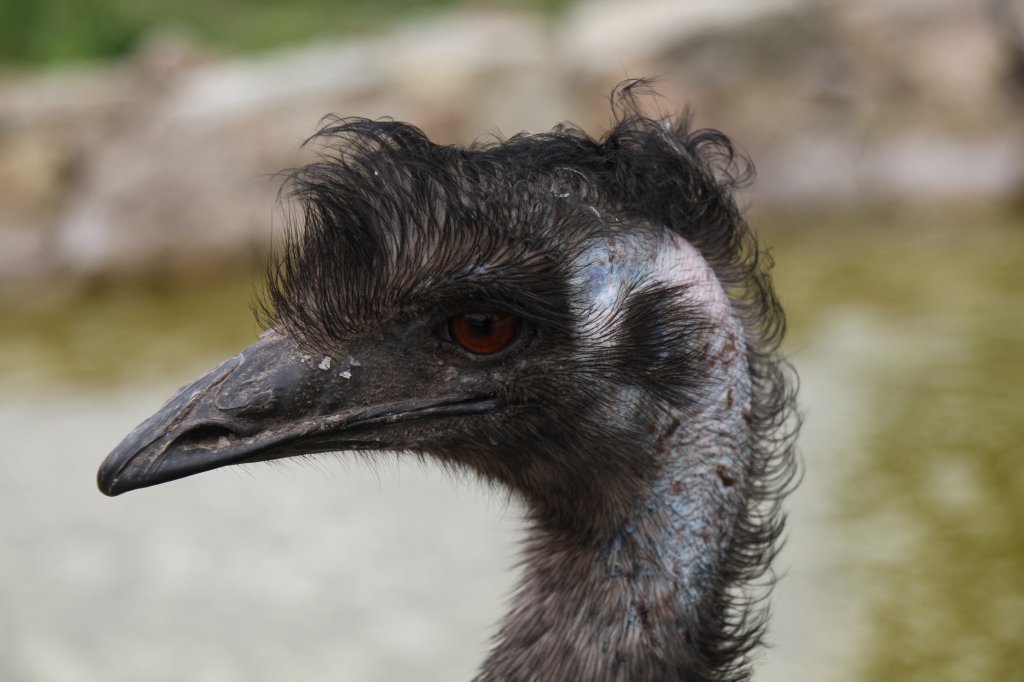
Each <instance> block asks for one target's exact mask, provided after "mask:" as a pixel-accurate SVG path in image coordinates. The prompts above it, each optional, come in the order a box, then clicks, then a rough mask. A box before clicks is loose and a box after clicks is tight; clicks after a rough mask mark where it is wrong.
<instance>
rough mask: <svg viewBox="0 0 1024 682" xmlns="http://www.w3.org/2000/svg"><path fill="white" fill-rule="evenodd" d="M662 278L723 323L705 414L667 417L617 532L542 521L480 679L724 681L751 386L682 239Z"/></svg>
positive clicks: (728, 321)
mask: <svg viewBox="0 0 1024 682" xmlns="http://www.w3.org/2000/svg"><path fill="white" fill-rule="evenodd" d="M679 242H680V243H677V244H676V245H675V247H676V248H675V249H672V250H670V251H669V252H668V255H667V256H666V257H665V258H664V259H659V262H658V264H657V265H656V267H655V269H654V272H653V273H652V274H653V275H654V277H655V278H657V279H660V280H662V281H667V282H668V283H684V284H688V285H689V288H688V293H687V296H688V297H691V296H692V297H695V299H696V300H698V301H699V302H700V303H702V304H703V305H704V309H705V310H706V311H707V312H708V315H709V319H710V320H711V322H712V326H711V329H710V330H709V331H708V332H707V335H706V338H705V343H704V349H705V351H704V362H705V371H706V382H705V384H704V386H705V388H704V391H703V394H702V396H701V398H700V400H698V401H697V404H696V406H690V407H688V408H686V409H683V408H672V407H671V406H669V407H668V409H667V410H666V411H665V418H664V419H663V420H661V421H660V422H659V428H658V429H657V430H656V432H655V433H654V434H653V436H652V438H651V440H650V441H649V442H648V443H646V447H647V448H649V450H650V451H651V452H652V454H653V455H654V458H655V460H656V462H657V466H656V469H655V473H654V474H653V475H652V477H651V479H650V480H649V481H648V482H647V486H646V493H645V494H644V495H642V496H640V497H639V498H638V499H637V500H636V503H635V504H634V505H633V508H632V510H631V511H630V512H629V513H627V514H626V515H625V516H624V517H623V518H622V519H621V523H619V524H617V526H616V528H615V529H614V531H613V532H611V533H610V534H608V535H607V536H605V537H601V538H599V539H598V540H596V541H594V540H593V539H583V538H574V537H571V536H567V535H566V532H565V531H564V530H555V529H551V528H546V527H545V526H544V525H543V523H541V524H539V525H538V526H537V527H536V528H535V529H534V530H533V534H532V536H531V537H530V538H529V540H528V542H527V545H526V551H525V557H524V574H523V578H522V582H521V585H520V588H519V590H518V592H517V593H516V595H515V598H514V601H513V606H512V609H511V612H510V613H509V614H508V616H507V617H506V620H505V622H504V624H503V626H502V629H501V632H500V634H499V640H498V645H497V646H496V648H495V649H494V651H493V653H492V655H491V657H490V658H489V659H488V661H487V663H486V664H485V666H484V670H483V672H482V673H481V676H480V678H479V679H480V680H549V679H573V680H623V681H625V680H630V681H636V680H667V679H682V680H717V679H722V677H721V676H720V675H718V674H716V671H717V670H718V668H719V667H720V666H721V660H720V647H721V642H720V641H716V640H715V636H716V635H718V634H720V633H722V631H723V627H722V625H723V619H724V618H725V616H726V614H724V613H722V612H721V611H722V609H721V605H722V603H723V595H724V594H725V591H726V589H727V588H728V586H729V580H730V573H729V571H728V570H727V568H726V564H727V558H728V553H729V551H730V549H731V540H732V538H733V535H734V530H735V527H736V524H737V521H738V519H739V518H740V516H741V515H742V514H743V513H744V511H745V509H746V501H747V497H748V489H749V481H748V480H747V479H748V476H747V471H748V466H747V459H748V454H749V451H750V436H749V431H748V429H747V427H746V417H747V415H748V414H749V409H750V395H751V388H750V377H749V374H748V370H747V362H746V349H745V345H744V341H743V331H742V326H741V324H740V323H739V321H738V319H737V318H736V316H735V314H734V312H733V310H732V307H731V305H730V304H729V301H728V298H727V297H726V295H725V293H724V291H722V289H721V286H720V285H719V284H718V281H717V279H715V278H714V276H713V273H712V272H711V270H710V268H708V266H707V265H706V263H705V262H704V260H703V259H702V258H701V257H700V255H699V254H698V253H697V252H696V250H694V249H693V248H692V247H690V246H689V245H688V244H685V242H682V241H681V240H679Z"/></svg>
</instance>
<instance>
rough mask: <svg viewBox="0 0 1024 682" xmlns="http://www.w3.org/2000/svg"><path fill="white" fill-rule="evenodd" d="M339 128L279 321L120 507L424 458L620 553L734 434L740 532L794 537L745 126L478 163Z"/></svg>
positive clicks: (353, 123)
mask: <svg viewBox="0 0 1024 682" xmlns="http://www.w3.org/2000/svg"><path fill="white" fill-rule="evenodd" d="M317 139H318V140H319V141H320V142H323V143H324V147H325V153H324V155H323V157H322V159H321V160H320V161H319V162H317V163H314V164H313V165H310V166H308V167H305V168H303V169H301V170H299V171H297V172H295V173H294V174H293V175H292V177H291V179H290V182H289V185H288V187H289V194H290V197H291V199H292V200H293V201H294V204H293V205H294V206H297V207H298V208H297V215H298V216H299V217H300V220H299V221H298V222H299V223H300V226H299V229H295V230H293V231H292V232H291V233H290V236H289V238H288V241H287V244H286V246H285V248H284V250H283V252H282V253H281V255H280V257H279V259H278V260H277V261H276V264H275V267H274V268H273V271H272V273H271V278H270V284H271V286H270V291H271V293H270V302H271V306H269V307H270V309H271V310H272V312H271V317H270V319H269V327H268V329H267V331H266V332H265V333H264V334H263V336H262V338H261V339H260V340H259V341H258V342H257V343H255V344H254V345H252V346H251V347H249V348H248V349H246V350H245V351H243V352H242V353H240V354H239V355H237V356H235V357H233V358H231V359H229V360H227V361H226V362H224V363H223V364H222V365H220V366H219V367H217V368H215V369H214V370H212V371H211V372H210V373H208V374H207V375H205V376H204V377H202V378H200V379H199V380H198V381H196V382H195V383H193V384H191V385H189V386H186V387H184V388H182V389H181V390H180V391H179V392H178V393H177V394H176V395H175V396H174V397H173V398H172V399H171V400H170V401H169V402H168V403H167V404H166V405H165V406H164V407H163V408H161V410H160V411H159V412H158V413H156V414H155V415H154V416H153V417H151V418H150V419H149V420H147V421H146V422H144V423H143V424H142V425H140V426H139V427H138V428H137V429H136V430H135V431H134V432H133V433H132V434H131V435H129V436H128V437H127V438H126V439H125V440H124V442H122V443H121V444H120V445H119V446H118V448H117V449H116V450H114V452H113V453H111V455H110V456H109V457H108V458H107V460H106V461H105V462H104V464H103V466H102V468H101V470H100V473H99V485H100V488H101V490H102V491H103V492H105V493H107V494H108V495H117V494H120V493H123V492H126V491H129V490H132V489H135V488H140V487H144V486H149V485H154V484H157V483H163V482H166V481H170V480H173V479H177V478H181V477H184V476H189V475H192V474H195V473H199V472H202V471H207V470H210V469H215V468H218V467H222V466H225V465H229V464H239V463H246V462H256V461H262V460H270V459H278V458H284V457H292V456H296V455H309V454H313V453H320V452H329V451H350V450H371V451H396V450H397V451H409V452H413V453H419V454H421V455H430V456H431V457H433V458H436V459H437V460H440V461H441V462H443V463H444V464H445V465H448V466H451V467H459V468H467V469H470V470H472V471H475V472H477V473H479V474H480V475H481V476H482V477H484V478H486V479H488V480H490V481H494V482H499V483H502V484H504V485H505V486H507V487H508V488H510V489H511V490H513V491H515V492H516V493H518V494H519V495H521V496H522V497H523V498H524V499H525V500H526V501H527V506H528V508H529V509H530V510H531V513H532V514H533V515H534V518H535V519H536V520H537V521H538V522H539V523H540V524H541V525H544V526H546V527H548V528H552V529H563V530H566V531H570V532H572V533H574V534H575V535H576V536H577V537H584V538H601V537H608V536H609V535H610V534H611V533H613V532H614V531H615V530H616V529H618V528H620V527H621V526H622V524H623V523H624V519H626V518H627V517H628V516H629V515H630V514H631V513H633V512H634V511H635V510H636V509H637V508H638V506H639V505H642V504H643V503H644V501H645V500H648V499H649V498H650V497H651V496H652V495H653V494H656V493H657V492H658V491H657V490H656V488H657V486H658V485H660V484H659V483H658V482H659V481H664V480H666V475H668V476H669V478H673V477H674V485H676V486H678V485H680V483H679V477H678V476H676V473H678V472H675V471H672V472H669V473H668V474H666V468H667V467H669V468H670V467H671V466H677V467H678V466H679V465H678V464H675V465H670V464H669V463H668V462H667V460H666V457H667V455H666V454H665V451H666V450H667V449H670V446H671V447H675V446H677V445H678V444H679V443H684V444H685V443H698V444H699V443H700V442H701V441H702V439H704V440H707V438H708V434H709V433H711V434H712V435H715V434H714V433H713V432H718V435H721V432H727V433H726V436H727V437H728V439H729V442H730V443H731V445H732V446H731V447H729V448H727V449H728V450H729V452H727V453H718V454H715V456H714V457H709V458H708V459H707V461H705V462H696V463H693V465H694V466H695V467H696V468H698V469H701V471H704V470H705V469H707V468H708V467H710V470H713V471H716V472H717V476H718V479H717V480H718V482H717V483H716V486H718V485H720V484H721V485H720V487H721V488H722V490H721V491H719V490H718V488H715V490H716V491H717V492H714V495H716V496H718V497H716V499H718V498H722V499H725V500H726V501H727V504H725V508H726V509H727V512H728V513H725V514H723V515H722V519H723V520H722V521H721V525H722V530H721V532H722V533H723V540H722V542H723V543H724V544H728V543H726V539H727V538H726V537H725V536H728V538H732V537H734V536H735V534H736V533H740V532H745V531H749V532H748V537H747V538H746V539H747V540H749V541H750V542H753V543H754V544H755V545H757V543H760V545H757V546H756V547H755V551H753V552H752V554H757V553H758V551H759V550H763V549H766V548H768V547H769V546H770V545H771V539H772V538H773V537H774V534H775V532H776V531H777V524H776V523H775V522H774V521H771V518H772V517H771V516H770V515H762V516H758V518H760V519H762V520H765V519H767V520H769V521H771V522H768V521H766V522H764V523H753V522H752V523H749V524H747V525H748V526H749V527H744V521H743V519H744V518H746V517H747V516H749V514H748V511H749V510H750V509H753V508H754V507H755V506H756V505H757V504H759V503H760V502H761V501H763V500H764V499H765V498H766V497H767V496H768V495H767V493H766V492H765V491H766V490H768V489H769V487H768V486H766V485H765V484H764V481H763V479H764V477H765V476H768V475H770V474H771V472H772V471H773V467H775V468H779V465H778V463H777V462H776V461H775V460H774V459H773V458H774V457H775V456H776V455H777V454H778V453H779V452H780V449H779V448H778V447H774V446H775V445H777V444H778V443H777V442H776V441H774V440H772V438H771V435H772V434H773V433H774V432H775V430H776V429H777V427H778V425H779V420H780V418H781V417H783V416H784V412H785V410H786V409H787V408H788V406H789V395H788V391H787V390H786V385H785V382H784V381H783V380H782V379H781V375H780V374H779V372H778V366H777V364H776V363H775V361H774V355H773V353H774V351H775V346H776V343H777V341H778V337H779V334H780V333H781V328H780V325H779V324H778V323H779V322H780V321H781V317H780V314H779V311H778V308H777V304H776V301H775V298H774V296H773V295H772V290H771V286H770V283H769V281H768V279H767V275H766V274H765V273H764V268H763V266H762V264H761V263H759V262H758V249H757V246H756V243H755V241H754V238H753V236H752V234H751V233H750V231H749V230H748V228H747V227H746V225H745V223H744V222H743V220H742V219H741V218H740V216H739V214H738V212H737V209H736V206H735V204H734V202H733V200H732V198H731V196H730V190H731V183H732V182H733V180H734V178H735V177H736V175H737V167H738V166H737V162H736V157H735V156H734V154H733V150H732V148H731V146H730V145H729V143H728V141H727V140H726V138H725V137H724V136H723V135H721V134H720V133H717V132H714V131H697V132H694V133H691V132H689V131H687V130H686V128H685V125H684V124H680V125H678V126H675V127H673V126H672V125H669V124H668V123H666V122H665V121H659V120H652V119H648V118H645V117H643V116H640V115H639V114H636V113H635V112H627V113H626V114H625V115H623V116H622V117H620V120H619V122H618V123H617V124H616V126H615V127H614V128H613V130H612V131H611V132H609V133H608V134H607V135H606V136H605V137H604V138H603V139H600V140H596V139H593V138H591V137H588V136H587V135H585V134H583V133H582V132H580V131H579V130H576V129H574V128H570V127H565V126H563V127H559V128H556V129H555V130H554V131H552V132H550V133H546V134H535V135H527V134H524V135H519V136H515V137H513V138H510V139H508V140H506V141H503V142H496V143H491V144H480V145H476V146H473V147H470V148H459V147H455V146H438V145H435V144H432V143H431V142H430V141H428V140H427V138H426V137H425V136H424V135H423V134H422V133H421V132H420V131H419V130H417V129H415V128H413V127H411V126H409V125H406V124H403V123H396V122H372V121H367V120H340V121H334V122H333V123H332V124H331V125H329V126H328V127H326V128H325V129H324V130H322V131H321V133H320V134H319V136H318V138H317ZM739 170H740V171H742V170H743V167H742V166H740V167H739ZM739 174H740V175H741V174H742V172H740V173H739ZM716 442H717V441H716ZM782 468H785V467H782ZM684 473H685V472H684ZM702 475H703V474H702ZM723 482H724V483H723ZM683 485H688V480H687V479H686V478H685V476H684V478H683ZM694 485H695V486H697V487H699V486H703V485H704V483H699V484H698V483H695V484H694ZM723 491H724V492H723ZM709 494H711V493H709ZM737 528H739V530H737Z"/></svg>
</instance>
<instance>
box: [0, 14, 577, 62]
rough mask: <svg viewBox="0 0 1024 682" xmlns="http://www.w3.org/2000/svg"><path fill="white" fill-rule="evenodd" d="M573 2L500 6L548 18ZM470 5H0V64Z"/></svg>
mask: <svg viewBox="0 0 1024 682" xmlns="http://www.w3.org/2000/svg"><path fill="white" fill-rule="evenodd" d="M571 2H572V0H528V1H527V2H521V3H514V2H512V1H511V0H498V1H492V2H488V3H485V5H486V6H491V7H495V6H496V7H510V8H512V7H516V8H524V9H529V10H533V11H537V12H540V13H543V14H546V15H549V16H550V15H554V14H557V13H558V12H560V11H562V10H563V9H564V8H565V7H566V6H568V5H569V4H570V3H571ZM470 4H480V3H470V2H469V1H468V0H382V1H380V2H369V1H365V0H364V1H359V0H299V1H289V0H150V1H148V2H139V1H138V0H0V63H7V64H13V65H30V64H31V65H38V64H59V63H66V62H72V61H79V60H98V59H112V58H116V57H121V56H123V55H126V54H130V53H131V52H133V51H134V50H136V49H137V48H138V47H139V45H140V44H142V43H143V42H144V41H145V39H146V36H147V35H150V34H152V33H153V32H155V31H159V30H161V29H174V30H178V31H183V32H185V33H186V34H187V35H190V36H192V37H194V38H195V39H196V40H197V41H199V42H200V43H201V44H203V45H206V46H209V47H212V48H214V49H215V50H218V51H222V52H226V53H240V52H252V51H259V50H265V49H268V48H273V47H278V46H282V45H287V44H291V43H298V42H303V41H308V40H311V39H317V38H327V37H334V36H344V35H352V34H358V33H362V32H366V31H373V30H377V29H380V28H383V27H385V26H387V25H388V24H391V23H393V22H396V21H400V20H412V19H414V18H416V17H422V16H429V15H431V14H436V13H438V12H442V11H444V10H449V9H452V8H455V7H460V6H468V5H470Z"/></svg>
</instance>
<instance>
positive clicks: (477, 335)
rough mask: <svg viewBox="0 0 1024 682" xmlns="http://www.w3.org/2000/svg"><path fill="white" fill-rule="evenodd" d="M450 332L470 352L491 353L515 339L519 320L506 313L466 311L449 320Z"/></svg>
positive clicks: (454, 339)
mask: <svg viewBox="0 0 1024 682" xmlns="http://www.w3.org/2000/svg"><path fill="white" fill-rule="evenodd" d="M448 333H449V334H450V335H451V338H452V340H453V341H455V343H457V344H459V345H460V346H462V347H463V348H465V349H466V350H468V351H469V352H470V353H475V354H477V355H490V354H491V353H497V352H498V351H500V350H502V349H504V348H505V347H507V346H508V345H509V344H510V343H512V341H514V340H515V338H516V335H517V334H518V333H519V320H518V319H517V318H515V317H513V316H512V315H507V314H505V313H466V314H463V315H456V316H455V317H453V318H451V319H450V320H448Z"/></svg>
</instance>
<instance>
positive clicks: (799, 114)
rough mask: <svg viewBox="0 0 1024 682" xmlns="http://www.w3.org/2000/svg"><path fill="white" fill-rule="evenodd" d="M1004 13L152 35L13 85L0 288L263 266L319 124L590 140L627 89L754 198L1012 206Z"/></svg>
mask: <svg viewBox="0 0 1024 682" xmlns="http://www.w3.org/2000/svg"><path fill="white" fill-rule="evenodd" d="M1020 7H1021V3H1020V2H1019V1H1018V0H931V1H930V2H919V1H917V0H856V1H853V2H848V3H838V2H828V1H827V0H821V1H819V2H815V1H812V0H803V1H800V0H764V1H756V0H733V1H732V2H721V1H720V0H690V1H689V2H685V3H682V2H677V1H675V0H634V1H633V2H630V3H621V2H616V1H615V0H595V1H592V2H583V3H580V4H579V5H577V6H576V7H575V8H574V9H573V10H572V11H570V12H569V13H568V14H567V15H566V16H564V17H562V18H560V19H559V20H557V21H556V22H554V23H550V22H545V21H543V20H542V19H540V18H538V17H535V16H532V15H529V14H518V13H510V12H508V11H497V10H492V11H466V10H464V11H461V12H459V13H456V14H450V15H446V16H442V17H438V18H435V19H433V20H430V21H426V22H420V23H417V24H414V25H405V26H399V27H396V28H394V29H393V30H391V31H390V32H388V33H385V34H381V35H375V36H367V37H362V38H358V39H352V40H345V41H339V42H335V43H321V44H313V45H306V46H302V47H298V48H294V49H289V50H282V51H279V52H274V53H270V54H264V55H260V56H253V57H248V58H243V59H224V58H217V57H215V56H212V55H210V54H208V53H207V52H205V51H204V50H202V49H201V48H199V47H197V46H195V45H193V44H190V43H189V41H187V40H185V39H183V38H182V37H180V36H175V35H172V34H164V35H155V36H154V38H153V39H152V40H151V41H149V42H148V43H147V45H146V46H145V48H144V49H142V50H140V52H139V53H138V54H137V55H135V56H134V57H133V58H131V59H129V60H126V61H125V62H123V63H119V64H112V65H106V66H101V67H91V68H81V69H77V70H65V71H60V72H51V73H42V74H11V73H8V74H7V75H6V76H5V77H3V78H2V79H0V290H3V289H4V288H5V287H8V288H9V287H10V286H11V285H14V284H18V283H20V284H25V283H31V282H37V281H40V280H49V279H51V278H53V277H62V278H64V279H69V278H70V279H72V280H74V279H88V278H90V277H96V276H104V277H105V276H116V275H118V274H121V273H135V274H138V273H146V272H169V273H177V272H188V271H191V269H193V268H196V267H199V266H207V267H209V266H215V265H218V264H220V263H225V262H232V261H237V260H238V259H240V258H241V259H245V258H251V257H253V256H254V255H256V254H258V253H261V252H262V251H264V250H265V248H266V246H267V244H268V242H269V240H270V235H271V233H272V229H273V227H272V223H273V221H274V204H275V194H276V191H277V188H278V185H279V182H278V180H277V179H276V178H275V176H274V175H273V174H274V172H275V171H278V170H280V169H284V168H288V167H292V166H295V165H297V164H300V163H303V161H304V159H308V158H309V154H310V152H308V151H307V152H302V151H301V150H300V143H301V142H302V140H303V139H304V138H306V137H307V136H308V135H310V134H311V133H312V132H313V131H314V130H315V129H316V125H317V122H318V120H319V119H320V118H321V117H322V116H323V115H325V114H327V113H336V114H340V115H345V116H350V115H352V116H368V117H379V116H391V117H394V118H396V119H401V120H408V121H411V122H413V123H416V124H417V125H419V126H421V127H422V128H424V129H425V130H426V131H427V132H428V133H429V134H430V135H431V136H432V137H433V138H434V139H436V140H437V141H441V142H462V143H466V142H469V141H471V140H473V139H475V138H476V137H477V136H479V135H480V134H482V133H492V132H500V133H504V134H511V133H514V132H518V131H520V130H544V129H547V128H549V127H550V126H551V125H552V124H554V123H556V122H559V121H563V120H571V121H574V122H576V123H578V124H580V125H581V126H583V127H584V128H586V129H587V130H589V131H591V132H595V133H596V132H600V131H601V130H602V129H603V128H604V127H605V126H606V125H607V123H608V120H609V110H608V102H607V97H608V93H609V92H610V91H611V89H612V87H613V86H614V85H615V84H616V83H617V82H619V81H621V80H623V79H624V78H626V77H636V76H655V77H658V78H659V79H660V81H659V90H660V91H661V92H662V93H663V95H664V98H663V99H662V100H661V101H660V102H659V103H658V106H659V107H661V108H662V109H663V110H664V111H666V112H671V111H675V110H680V109H682V108H683V107H684V106H686V105H689V106H690V107H691V108H692V110H693V112H694V116H695V123H696V124H697V125H701V126H703V125H708V126H713V127H717V128H720V129H722V130H724V131H726V132H727V133H729V134H730V136H732V137H734V139H736V140H737V141H738V142H739V143H740V144H741V145H742V147H743V148H744V149H745V150H746V151H747V152H748V153H749V154H750V155H751V156H752V157H753V158H754V160H755V161H756V163H757V166H758V169H759V181H758V184H757V185H756V186H755V189H754V190H753V195H752V196H751V197H750V198H749V200H750V201H752V202H754V203H755V204H757V205H760V206H769V207H770V206H785V207H787V208H800V207H805V206H818V207H820V206H823V205H824V206H828V205H832V204H835V203H837V202H838V203H847V204H849V203H885V202H904V201H925V202H928V201H937V200H949V199H952V200H959V199H965V200H977V199H983V200H1001V199H1006V198H1008V197H1011V196H1014V195H1015V194H1016V193H1017V192H1019V189H1020V187H1021V184H1022V178H1024V164H1022V162H1021V156H1022V155H1021V153H1020V150H1021V148H1022V142H1021V135H1022V132H1024V131H1022V129H1021V124H1020V120H1021V113H1022V112H1021V108H1020V107H1021V100H1022V98H1021V97H1020V94H1021V92H1024V89H1017V90H1014V82H1015V81H1014V80H1013V79H1014V77H1015V73H1016V72H1015V71H1014V69H1015V68H1018V67H1019V63H1018V61H1015V59H1018V60H1019V58H1020V54H1024V52H1022V51H1017V52H1015V51H1014V50H1015V46H1017V47H1019V46H1020V45H1024V40H1022V36H1024V28H1022V27H1024V19H1021V17H1024V11H1020ZM1015 17H1016V18H1015ZM1015 41H1016V42H1015ZM1020 63H1024V62H1020ZM1019 76H1020V74H1017V76H1016V77H1019ZM1015 93H1016V95H1017V97H1016V98H1015V97H1014V94H1015Z"/></svg>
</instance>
